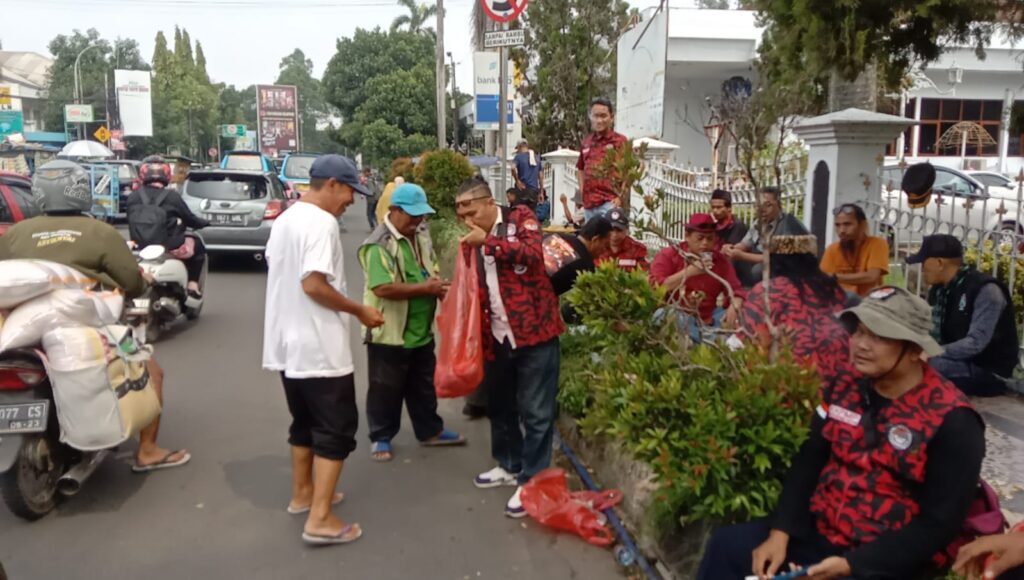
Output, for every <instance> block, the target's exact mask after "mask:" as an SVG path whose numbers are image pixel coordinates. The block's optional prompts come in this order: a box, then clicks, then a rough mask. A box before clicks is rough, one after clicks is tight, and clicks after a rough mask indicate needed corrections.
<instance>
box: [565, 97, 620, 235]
mask: <svg viewBox="0 0 1024 580" xmlns="http://www.w3.org/2000/svg"><path fill="white" fill-rule="evenodd" d="M614 125H615V107H613V106H612V102H611V101H609V100H608V99H606V98H604V97H598V98H596V99H594V100H593V101H591V103H590V128H591V129H592V130H593V132H592V133H590V134H589V135H587V136H586V137H584V138H583V144H582V146H581V150H580V157H579V160H578V161H577V162H576V169H577V170H579V171H578V173H577V175H578V176H579V182H580V190H581V191H583V214H584V221H590V218H592V217H596V216H599V215H600V216H603V215H604V214H605V213H606V212H607V211H608V210H610V209H612V208H613V207H619V205H620V204H621V203H622V202H621V200H620V198H619V192H617V191H615V189H614V187H613V186H612V182H611V180H610V179H608V178H607V177H605V176H602V175H601V163H602V162H603V161H604V157H605V155H607V154H608V152H609V151H611V150H614V149H617V148H619V146H621V145H622V144H623V143H625V142H626V141H627V139H626V136H625V135H623V134H621V133H616V132H615V129H613V127H614Z"/></svg>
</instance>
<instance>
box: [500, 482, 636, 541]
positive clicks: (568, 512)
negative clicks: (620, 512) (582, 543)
mask: <svg viewBox="0 0 1024 580" xmlns="http://www.w3.org/2000/svg"><path fill="white" fill-rule="evenodd" d="M519 498H520V500H522V502H523V507H524V508H526V513H528V514H530V517H532V518H533V519H535V520H537V521H538V522H540V523H542V524H544V525H546V526H551V527H552V528H556V529H559V530H565V531H567V532H575V533H577V534H579V535H580V536H581V537H582V538H583V539H584V540H586V541H588V542H590V543H591V544H594V545H596V546H610V545H611V544H612V542H613V541H615V536H614V535H613V534H612V531H611V530H610V529H608V521H607V519H606V518H605V515H604V514H603V513H601V511H602V510H605V509H608V508H610V507H612V506H614V505H616V504H618V503H619V502H620V501H622V492H621V491H619V490H617V489H606V490H604V491H575V492H571V491H569V486H568V485H566V483H565V470H564V469H561V468H559V467H549V468H547V469H545V470H544V471H541V472H540V473H538V474H537V475H534V476H533V477H532V478H530V481H529V482H528V483H527V484H526V485H524V486H523V491H522V493H521V494H520V496H519Z"/></svg>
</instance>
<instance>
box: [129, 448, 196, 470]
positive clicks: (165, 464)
mask: <svg viewBox="0 0 1024 580" xmlns="http://www.w3.org/2000/svg"><path fill="white" fill-rule="evenodd" d="M179 453H181V454H182V456H181V457H180V458H178V459H177V460H175V461H171V458H172V457H174V456H175V455H177V454H179ZM191 459H192V455H191V454H190V453H188V452H187V451H185V450H184V449H179V450H177V451H171V452H169V453H168V454H167V455H164V458H163V459H161V460H160V461H157V462H155V463H147V464H145V465H140V464H138V463H136V464H135V465H133V466H132V471H133V472H134V473H149V472H150V471H156V470H158V469H169V468H171V467H180V466H182V465H185V464H186V463H188V462H189V460H191Z"/></svg>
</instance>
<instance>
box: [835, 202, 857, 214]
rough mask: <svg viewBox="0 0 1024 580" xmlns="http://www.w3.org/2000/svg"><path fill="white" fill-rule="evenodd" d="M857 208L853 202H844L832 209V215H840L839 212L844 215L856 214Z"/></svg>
mask: <svg viewBox="0 0 1024 580" xmlns="http://www.w3.org/2000/svg"><path fill="white" fill-rule="evenodd" d="M857 209H858V208H857V206H855V205H853V204H852V203H844V204H843V205H841V206H839V207H837V208H835V209H834V210H832V215H834V216H836V215H839V214H843V215H850V214H855V213H857Z"/></svg>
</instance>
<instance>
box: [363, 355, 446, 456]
mask: <svg viewBox="0 0 1024 580" xmlns="http://www.w3.org/2000/svg"><path fill="white" fill-rule="evenodd" d="M366 352H367V355H368V358H369V364H370V388H369V390H368V391H367V393H366V418H367V420H368V421H369V423H370V441H391V440H392V439H394V437H395V435H398V430H399V429H400V428H401V426H402V402H403V401H404V402H405V407H406V409H408V410H409V419H410V420H411V421H412V429H413V432H414V433H415V434H416V439H418V440H419V441H426V440H427V439H431V438H433V437H437V436H438V435H439V434H440V433H441V431H442V430H443V429H444V421H442V420H441V417H440V416H439V415H438V414H437V393H436V392H434V366H435V365H436V364H437V359H436V358H435V356H434V343H433V342H431V343H430V344H428V345H426V346H421V347H419V348H405V347H403V346H390V345H383V344H367V345H366Z"/></svg>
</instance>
